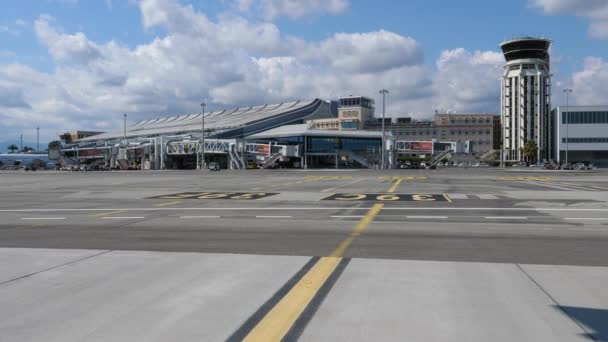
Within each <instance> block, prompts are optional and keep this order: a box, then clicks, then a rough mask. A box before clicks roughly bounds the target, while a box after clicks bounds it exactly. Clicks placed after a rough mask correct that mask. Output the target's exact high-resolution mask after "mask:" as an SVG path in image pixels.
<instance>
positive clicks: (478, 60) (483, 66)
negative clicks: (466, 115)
mask: <svg viewBox="0 0 608 342" xmlns="http://www.w3.org/2000/svg"><path fill="white" fill-rule="evenodd" d="M503 65H504V57H503V56H502V54H500V53H498V52H493V51H485V52H482V51H475V52H473V53H471V52H469V51H467V50H465V49H462V48H460V49H454V50H446V51H443V52H442V53H441V56H440V57H439V60H438V61H437V73H436V75H435V79H434V83H435V89H436V90H437V93H438V96H439V102H438V103H437V106H438V108H437V109H441V110H449V111H486V110H489V111H491V112H494V113H497V112H498V111H499V103H498V101H499V99H500V83H499V78H500V76H501V72H502V67H503Z"/></svg>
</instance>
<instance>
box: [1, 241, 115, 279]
mask: <svg viewBox="0 0 608 342" xmlns="http://www.w3.org/2000/svg"><path fill="white" fill-rule="evenodd" d="M110 252H112V250H104V251H101V252H99V253H95V254H92V255H88V256H86V257H82V258H80V259H76V260H72V261H68V262H66V263H63V264H60V265H57V266H53V267H49V268H45V269H43V270H40V271H36V272H32V273H29V274H26V275H23V276H20V277H17V278H13V279H9V280H6V281H3V282H1V283H0V286H2V285H5V284H8V283H11V282H14V281H17V280H20V279H25V278H29V277H31V276H34V275H36V274H40V273H42V272H47V271H52V270H54V269H57V268H60V267H63V266H67V265H71V264H75V263H77V262H81V261H84V260H87V259H91V258H94V257H96V256H100V255H103V254H106V253H110Z"/></svg>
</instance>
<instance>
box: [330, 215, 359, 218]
mask: <svg viewBox="0 0 608 342" xmlns="http://www.w3.org/2000/svg"><path fill="white" fill-rule="evenodd" d="M330 217H332V218H362V217H364V216H363V215H331V216H330Z"/></svg>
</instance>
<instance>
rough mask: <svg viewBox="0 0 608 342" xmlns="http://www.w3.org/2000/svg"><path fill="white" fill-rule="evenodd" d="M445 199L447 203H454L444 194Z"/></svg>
mask: <svg viewBox="0 0 608 342" xmlns="http://www.w3.org/2000/svg"><path fill="white" fill-rule="evenodd" d="M443 198H445V200H446V201H448V202H450V203H452V199H451V198H450V196H448V195H446V194H443Z"/></svg>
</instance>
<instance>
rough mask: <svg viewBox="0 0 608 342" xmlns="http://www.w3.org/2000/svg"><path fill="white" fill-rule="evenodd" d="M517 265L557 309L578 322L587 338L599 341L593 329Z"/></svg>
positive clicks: (575, 322)
mask: <svg viewBox="0 0 608 342" xmlns="http://www.w3.org/2000/svg"><path fill="white" fill-rule="evenodd" d="M515 266H516V267H517V268H518V269H519V270H520V271H521V272H522V273H523V274H524V275H525V276H526V277H527V278H528V280H530V281H531V282H532V283H533V284H534V285H536V288H538V289H539V290H540V291H541V292H542V293H544V294H545V296H547V298H549V300H550V301H552V302H553V304H554V305H555V308H556V309H558V310H559V311H561V312H562V313H563V314H564V315H565V316H566V317H567V318H568V319H570V320H571V321H572V322H574V324H576V325H577V326H578V327H579V328H580V329H581V330H582V331H583V332H584V333H585V334H584V335H585V336H586V337H587V338H589V339H591V340H593V341H596V342H598V339H596V338H595V336H594V334H593V333H592V332H591V331H589V330H587V328H586V327H585V326H584V325H583V324H582V323H581V322H579V321H578V320H577V319H576V318H574V317H572V316H570V314H569V313H568V312H567V311H566V310H565V309H564V308H563V307H562V306H561V305H560V304H559V302H558V301H557V300H556V299H555V297H553V296H552V295H551V294H550V293H549V291H547V290H546V289H545V288H544V287H543V286H542V285H541V284H540V283H539V282H538V281H536V279H534V277H532V275H530V273H528V272H526V270H525V269H524V268H523V267H521V265H520V264H515Z"/></svg>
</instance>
